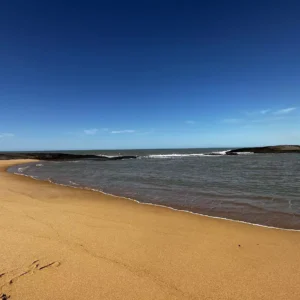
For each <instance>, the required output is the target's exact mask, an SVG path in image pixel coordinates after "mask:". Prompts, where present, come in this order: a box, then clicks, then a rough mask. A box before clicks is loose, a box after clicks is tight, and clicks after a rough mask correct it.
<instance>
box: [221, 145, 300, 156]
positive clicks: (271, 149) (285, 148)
mask: <svg viewBox="0 0 300 300" xmlns="http://www.w3.org/2000/svg"><path fill="white" fill-rule="evenodd" d="M238 152H252V153H300V146H299V145H279V146H266V147H252V148H240V149H234V150H230V151H228V152H227V153H226V154H227V155H232V154H233V153H236V154H237V153H238Z"/></svg>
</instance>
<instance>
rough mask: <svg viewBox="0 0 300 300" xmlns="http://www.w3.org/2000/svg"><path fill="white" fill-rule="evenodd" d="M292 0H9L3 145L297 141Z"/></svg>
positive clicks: (2, 76) (299, 21)
mask: <svg viewBox="0 0 300 300" xmlns="http://www.w3.org/2000/svg"><path fill="white" fill-rule="evenodd" d="M299 10H300V2H299V1H274V0H273V1H264V0H260V1H246V0H245V1H163V0H160V1H150V0H149V1H141V0H140V1H72V2H71V1H55V0H54V1H31V0H27V1H21V0H20V1H17V0H4V1H2V2H1V10H0V39H1V47H0V104H1V106H0V108H1V109H0V150H47V149H49V150H51V149H117V148H119V149H120V148H123V149H125V148H171V147H233V146H250V145H254V146H255V145H269V144H300V55H299V53H300V39H299V32H300V18H299Z"/></svg>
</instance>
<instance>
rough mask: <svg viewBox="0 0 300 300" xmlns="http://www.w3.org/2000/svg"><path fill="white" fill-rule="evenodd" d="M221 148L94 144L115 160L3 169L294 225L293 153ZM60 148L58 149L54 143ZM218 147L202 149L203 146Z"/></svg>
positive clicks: (298, 221)
mask: <svg viewBox="0 0 300 300" xmlns="http://www.w3.org/2000/svg"><path fill="white" fill-rule="evenodd" d="M225 150H229V149H163V150H159V149H158V150H107V151H104V150H99V151H98V150H95V151H65V153H79V154H96V155H107V156H118V155H138V156H139V158H138V159H129V160H119V161H94V160H79V161H52V162H51V161H47V162H46V161H40V162H38V163H28V164H25V165H21V166H14V167H11V168H9V170H8V171H9V172H12V173H17V174H22V175H26V176H31V177H33V178H35V179H40V180H48V181H51V182H52V183H57V184H63V185H67V186H72V187H76V188H89V189H93V190H96V191H102V192H105V193H109V194H113V195H118V196H123V197H126V198H130V199H134V200H137V201H139V202H141V203H151V204H155V205H163V206H167V207H171V208H174V209H178V210H185V211H189V212H193V213H198V214H203V215H208V216H213V217H220V218H226V219H232V220H238V221H243V222H247V223H252V224H259V225H264V226H270V227H277V228H286V229H297V230H299V229H300V155H299V154H296V153H295V154H251V153H247V154H243V155H238V156H227V155H222V154H224V153H225ZM60 152H61V151H60ZM212 152H214V153H218V154H221V155H204V154H208V153H212Z"/></svg>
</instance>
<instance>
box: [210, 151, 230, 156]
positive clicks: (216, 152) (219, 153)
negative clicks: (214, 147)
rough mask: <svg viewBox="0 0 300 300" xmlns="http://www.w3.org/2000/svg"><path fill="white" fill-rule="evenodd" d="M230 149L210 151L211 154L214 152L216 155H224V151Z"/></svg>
mask: <svg viewBox="0 0 300 300" xmlns="http://www.w3.org/2000/svg"><path fill="white" fill-rule="evenodd" d="M228 151H230V150H224V151H215V152H211V153H213V154H216V155H226V152H228Z"/></svg>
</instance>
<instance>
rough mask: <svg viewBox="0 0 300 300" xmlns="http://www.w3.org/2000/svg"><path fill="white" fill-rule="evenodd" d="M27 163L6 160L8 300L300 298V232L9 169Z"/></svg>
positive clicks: (2, 266)
mask: <svg viewBox="0 0 300 300" xmlns="http://www.w3.org/2000/svg"><path fill="white" fill-rule="evenodd" d="M22 162H25V161H21V160H18V161H1V162H0V191H1V193H0V236H1V247H0V257H1V260H0V287H1V291H0V296H1V295H2V299H5V297H10V299H12V300H17V299H22V300H35V299H36V300H44V299H45V300H47V299H49V300H50V299H51V300H53V299H66V300H67V299H95V300H96V299H97V300H99V299H106V300H109V299H112V300H113V299H128V300H129V299H130V300H135V299H136V300H141V299H155V300H167V299H178V300H179V299H180V300H183V299H201V300H205V299H220V300H221V299H222V300H226V299H228V300H229V299H230V300H235V299H236V300H241V299H243V300H250V299H251V300H253V299H272V300H277V299H278V300H279V299H280V300H282V299H289V300H293V299H295V300H296V299H297V300H299V298H300V281H299V278H300V232H293V231H283V230H276V229H268V228H263V227H258V226H252V225H247V224H242V223H238V222H232V221H225V220H220V219H213V218H209V217H202V216H197V215H193V214H190V213H185V212H178V211H174V210H171V209H167V208H162V207H155V206H151V205H142V204H138V203H136V202H134V201H130V200H124V199H121V198H118V197H112V196H107V195H104V194H101V193H97V192H92V191H87V190H79V189H73V188H68V187H63V186H57V185H53V184H50V183H47V182H40V181H35V180H33V179H30V178H26V177H23V176H17V175H13V174H9V173H7V172H5V169H6V168H7V167H8V166H10V165H12V164H17V163H22ZM26 162H28V161H26ZM4 294H5V295H6V296H4ZM0 299H1V297H0Z"/></svg>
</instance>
